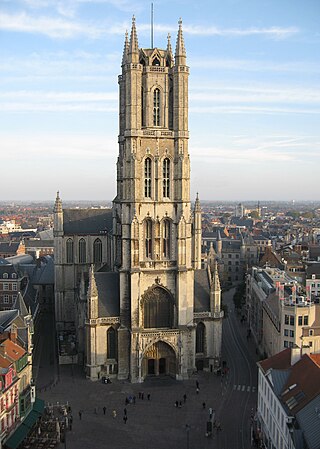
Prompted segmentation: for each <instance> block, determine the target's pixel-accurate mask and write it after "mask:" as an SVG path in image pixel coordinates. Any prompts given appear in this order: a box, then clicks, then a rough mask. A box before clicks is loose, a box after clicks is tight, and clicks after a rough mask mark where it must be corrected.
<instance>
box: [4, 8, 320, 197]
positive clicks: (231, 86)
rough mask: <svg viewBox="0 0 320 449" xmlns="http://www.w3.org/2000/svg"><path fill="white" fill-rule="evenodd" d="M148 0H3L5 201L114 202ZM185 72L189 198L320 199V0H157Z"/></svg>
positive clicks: (159, 30) (161, 30)
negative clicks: (130, 65) (129, 87)
mask: <svg viewBox="0 0 320 449" xmlns="http://www.w3.org/2000/svg"><path fill="white" fill-rule="evenodd" d="M150 5H151V2H149V1H142V0H0V176H1V178H0V179H1V183H0V200H30V199H32V200H39V201H40V200H51V199H52V201H54V198H55V195H56V191H57V190H59V191H60V196H61V198H62V200H91V199H92V200H112V199H113V198H114V196H115V193H116V191H115V189H116V158H117V153H118V146H117V137H118V84H117V77H118V75H119V74H120V72H121V57H122V51H123V42H124V33H125V31H126V29H128V30H129V31H130V28H131V19H132V15H133V14H134V15H135V17H136V26H137V32H138V40H139V46H140V47H146V48H148V47H150ZM180 17H181V18H182V21H183V33H184V40H185V46H186V51H187V64H188V65H189V67H190V77H189V130H190V141H189V152H190V158H191V197H192V198H194V197H195V195H196V192H199V196H200V198H201V199H203V200H235V201H238V200H239V201H245V200H260V202H263V200H296V201H298V200H320V194H319V173H320V82H319V81H320V60H319V58H320V26H319V17H320V1H319V0H304V1H301V0H223V1H222V0H211V1H210V0H204V1H202V0H198V1H194V0H193V1H191V0H170V1H169V0H157V1H154V46H155V47H158V48H166V42H167V39H166V36H167V33H168V32H169V33H171V36H172V46H173V49H174V48H175V42H176V35H177V29H178V20H179V18H180Z"/></svg>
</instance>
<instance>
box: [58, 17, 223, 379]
mask: <svg viewBox="0 0 320 449" xmlns="http://www.w3.org/2000/svg"><path fill="white" fill-rule="evenodd" d="M188 76H189V67H188V66H187V63H186V51H185V46H184V40H183V33H182V23H181V21H180V22H179V30H178V36H177V42H176V48H175V54H174V55H173V52H172V49H171V43H170V36H168V42H167V46H166V49H165V50H161V49H158V48H153V49H150V48H149V49H141V48H139V46H138V38H137V31H136V25H135V20H134V19H133V21H132V28H131V34H130V39H129V38H128V35H127V34H126V37H125V44H124V52H123V59H122V73H121V75H120V76H119V89H120V96H119V97H120V104H119V155H118V160H117V195H116V197H115V199H114V201H113V208H112V211H111V210H99V209H98V210H97V209H81V210H80V209H76V210H71V209H63V208H62V203H61V200H60V197H59V195H58V196H57V199H56V204H55V233H54V236H55V252H56V253H55V273H56V285H55V290H56V291H55V298H56V321H57V331H58V335H59V339H60V340H61V341H62V338H64V336H66V337H67V339H68V341H70V340H72V341H73V339H74V341H75V347H76V351H77V353H78V361H79V363H83V364H84V366H85V369H86V373H87V376H88V377H89V378H90V379H92V380H97V379H99V378H101V377H103V376H106V375H108V376H111V377H117V378H118V379H129V380H130V381H131V382H142V381H143V380H144V379H145V377H146V376H158V375H170V376H172V377H175V378H176V379H185V378H188V377H189V376H190V375H191V374H192V372H193V371H194V369H195V368H196V367H197V368H198V369H205V370H208V371H213V370H214V369H215V368H217V367H218V366H219V363H220V355H221V335H222V318H223V312H222V311H221V296H220V294H221V289H220V283H219V277H218V270H217V264H216V262H215V256H216V255H215V254H213V253H212V254H211V256H210V260H209V259H208V261H207V262H206V263H205V264H206V267H205V268H203V267H202V265H201V206H200V201H199V198H198V196H197V198H196V201H195V206H194V209H193V210H192V209H191V203H190V160H189V152H188V139H189V131H188ZM111 215H112V216H111ZM60 346H61V345H60ZM64 351H65V355H59V357H60V359H59V360H61V361H62V362H63V360H65V362H63V363H68V354H67V352H68V347H67V345H64ZM63 357H64V359H63ZM72 357H73V355H72ZM69 359H70V357H69ZM72 360H73V359H72Z"/></svg>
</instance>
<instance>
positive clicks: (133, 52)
mask: <svg viewBox="0 0 320 449" xmlns="http://www.w3.org/2000/svg"><path fill="white" fill-rule="evenodd" d="M128 54H129V58H128V59H129V62H132V63H134V64H135V63H136V64H137V63H138V62H139V46H138V37H137V29H136V19H135V17H134V16H133V17H132V27H131V34H130V42H129V52H128Z"/></svg>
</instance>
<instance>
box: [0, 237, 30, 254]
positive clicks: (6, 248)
mask: <svg viewBox="0 0 320 449" xmlns="http://www.w3.org/2000/svg"><path fill="white" fill-rule="evenodd" d="M19 254H25V245H24V243H23V241H19V242H12V241H11V240H9V241H0V258H3V259H5V258H6V257H12V256H17V255H19Z"/></svg>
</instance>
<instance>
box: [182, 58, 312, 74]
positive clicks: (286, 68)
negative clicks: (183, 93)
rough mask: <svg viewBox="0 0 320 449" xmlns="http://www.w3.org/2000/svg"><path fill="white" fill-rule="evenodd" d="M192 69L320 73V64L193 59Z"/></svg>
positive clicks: (308, 62) (190, 62)
mask: <svg viewBox="0 0 320 449" xmlns="http://www.w3.org/2000/svg"><path fill="white" fill-rule="evenodd" d="M188 63H189V65H190V67H192V69H197V68H200V69H201V70H203V69H218V70H232V71H236V70H242V71H246V72H293V73H297V72H300V73H306V72H315V73H319V72H320V64H319V63H317V62H310V61H290V62H287V61H284V62H278V61H267V60H264V61H261V60H254V59H216V58H214V59H210V58H201V59H196V58H191V59H190V60H189V61H188Z"/></svg>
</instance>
